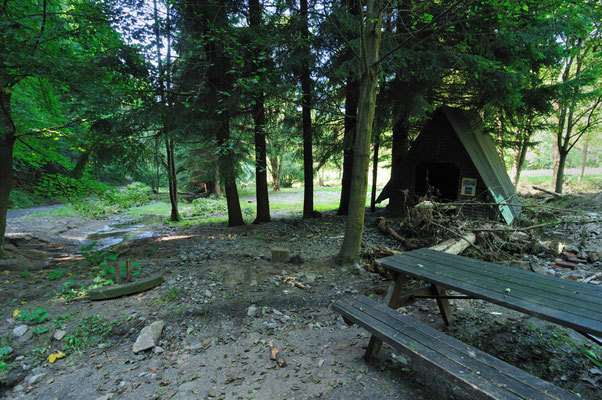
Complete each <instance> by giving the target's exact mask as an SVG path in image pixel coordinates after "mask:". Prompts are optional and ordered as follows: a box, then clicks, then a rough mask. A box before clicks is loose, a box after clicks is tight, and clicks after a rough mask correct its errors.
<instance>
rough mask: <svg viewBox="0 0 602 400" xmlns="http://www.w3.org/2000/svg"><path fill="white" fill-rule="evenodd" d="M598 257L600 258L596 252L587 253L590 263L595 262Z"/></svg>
mask: <svg viewBox="0 0 602 400" xmlns="http://www.w3.org/2000/svg"><path fill="white" fill-rule="evenodd" d="M599 259H600V258H599V257H598V255H597V254H596V253H589V254H588V255H587V261H589V262H590V263H595V262H596V261H598V260H599Z"/></svg>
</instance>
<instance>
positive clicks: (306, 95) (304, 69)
mask: <svg viewBox="0 0 602 400" xmlns="http://www.w3.org/2000/svg"><path fill="white" fill-rule="evenodd" d="M307 11H308V9H307V0H300V1H299V14H300V15H301V36H302V37H303V38H307V39H308V40H309V39H310V38H311V36H310V34H309V22H308V14H307ZM305 47H306V48H305V51H306V54H305V57H304V59H303V61H302V62H301V69H300V77H299V78H300V81H301V107H302V111H301V113H302V117H303V124H302V127H303V184H304V185H303V186H304V190H303V218H310V217H313V216H314V165H313V164H314V159H313V149H312V138H313V134H312V127H311V76H310V69H309V59H310V49H309V45H308V44H306V45H305Z"/></svg>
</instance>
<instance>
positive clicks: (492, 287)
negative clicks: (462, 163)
mask: <svg viewBox="0 0 602 400" xmlns="http://www.w3.org/2000/svg"><path fill="white" fill-rule="evenodd" d="M377 263H378V264H379V265H381V266H382V267H384V268H387V269H389V270H391V271H394V272H398V273H402V274H404V275H410V276H413V277H416V278H420V279H422V280H425V281H428V282H431V283H434V284H437V285H439V286H443V287H445V288H448V289H453V290H456V291H458V292H461V293H464V294H467V295H471V296H474V297H477V298H480V299H484V300H487V301H489V302H492V303H495V304H499V305H501V306H504V307H507V308H511V309H513V310H517V311H521V312H524V313H526V314H530V315H534V316H536V317H538V318H541V319H544V320H547V321H551V322H554V323H557V324H559V325H563V326H567V327H570V328H573V329H575V330H577V331H580V332H582V333H589V334H592V335H595V336H599V337H602V287H600V286H595V285H589V284H586V283H582V282H575V281H571V280H568V279H562V278H556V277H553V276H548V275H543V274H538V273H535V272H531V271H525V270H522V269H518V268H512V267H506V266H503V265H498V264H494V263H490V262H486V261H481V260H475V259H472V258H468V257H463V256H458V255H453V254H448V253H442V252H439V251H434V250H429V249H419V250H413V251H409V252H406V253H402V254H396V255H394V256H390V257H385V258H381V259H379V260H377Z"/></svg>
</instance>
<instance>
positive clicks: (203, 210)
mask: <svg viewBox="0 0 602 400" xmlns="http://www.w3.org/2000/svg"><path fill="white" fill-rule="evenodd" d="M227 212H228V207H227V206H226V202H225V201H222V200H215V199H208V198H203V197H201V198H198V199H194V200H193V201H192V210H191V211H190V215H191V216H193V217H204V216H209V215H215V214H225V213H227Z"/></svg>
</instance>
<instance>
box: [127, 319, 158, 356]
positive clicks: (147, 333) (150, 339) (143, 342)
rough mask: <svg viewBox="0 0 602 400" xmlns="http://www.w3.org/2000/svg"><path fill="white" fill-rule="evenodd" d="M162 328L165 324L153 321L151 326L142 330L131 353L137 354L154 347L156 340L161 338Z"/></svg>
mask: <svg viewBox="0 0 602 400" xmlns="http://www.w3.org/2000/svg"><path fill="white" fill-rule="evenodd" d="M164 326H165V323H164V322H163V321H155V322H153V323H152V324H150V325H148V326H145V327H144V328H142V330H141V331H140V334H139V335H138V338H137V339H136V343H134V347H133V348H132V351H133V352H134V353H138V352H140V351H143V350H148V349H152V348H153V347H155V345H156V344H157V340H159V336H161V332H162V331H163V327H164Z"/></svg>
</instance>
